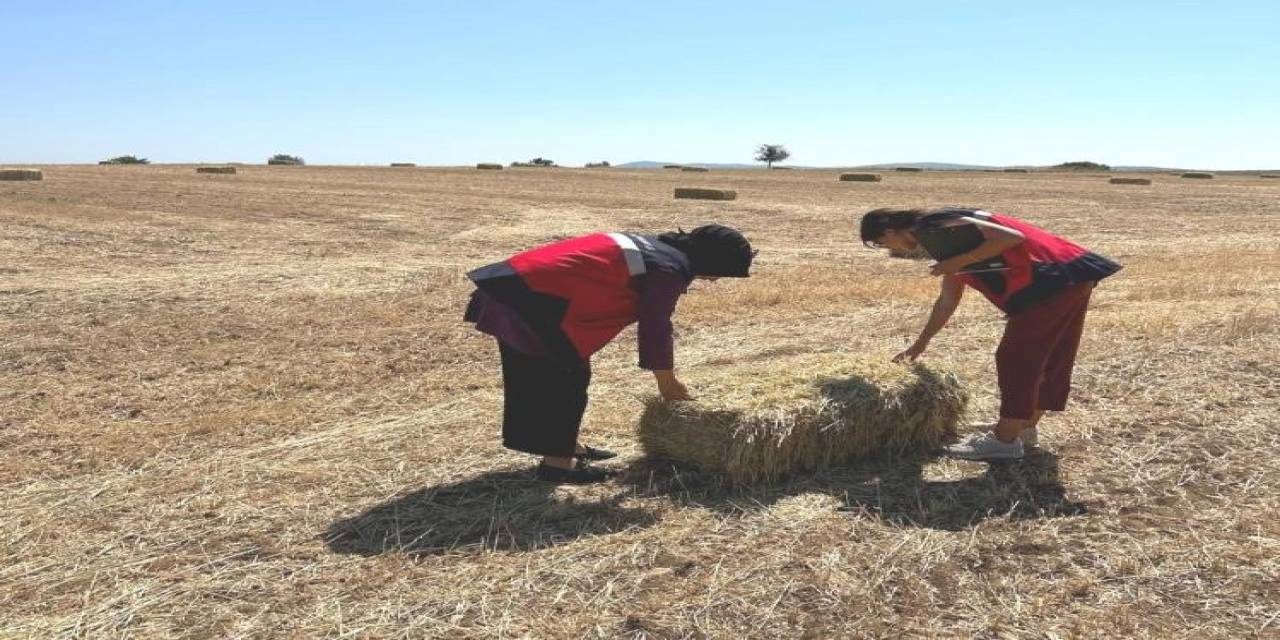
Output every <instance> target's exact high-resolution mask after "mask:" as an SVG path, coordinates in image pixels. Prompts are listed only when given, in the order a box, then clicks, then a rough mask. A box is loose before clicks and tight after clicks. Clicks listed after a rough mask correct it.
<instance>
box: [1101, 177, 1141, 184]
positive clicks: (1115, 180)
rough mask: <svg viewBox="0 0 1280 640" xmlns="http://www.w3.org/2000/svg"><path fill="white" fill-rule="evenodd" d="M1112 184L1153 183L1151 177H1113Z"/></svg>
mask: <svg viewBox="0 0 1280 640" xmlns="http://www.w3.org/2000/svg"><path fill="white" fill-rule="evenodd" d="M1108 182H1110V183H1111V184H1151V178H1112V179H1110V180H1108Z"/></svg>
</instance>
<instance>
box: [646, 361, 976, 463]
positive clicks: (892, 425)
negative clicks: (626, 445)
mask: <svg viewBox="0 0 1280 640" xmlns="http://www.w3.org/2000/svg"><path fill="white" fill-rule="evenodd" d="M708 374H709V375H713V376H714V377H713V378H709V379H707V380H695V381H696V382H698V383H699V384H697V385H696V389H697V392H698V395H699V398H700V399H698V400H695V401H690V402H674V403H666V402H662V401H661V400H659V399H658V398H651V399H649V400H648V401H647V402H646V405H645V410H644V413H643V414H642V416H641V418H640V425H639V431H640V434H639V435H640V444H641V447H642V448H643V449H644V452H645V453H646V454H647V455H649V456H653V457H658V458H667V459H672V460H676V461H679V462H684V463H687V464H691V465H693V466H695V467H698V468H701V469H703V470H706V471H711V472H719V473H722V474H724V475H725V476H726V477H727V478H728V481H729V482H730V483H733V484H744V483H752V482H761V481H770V480H774V479H777V478H780V477H783V476H785V475H787V474H789V473H792V472H797V471H806V470H813V469H820V468H824V467H830V466H833V465H839V464H842V463H847V462H849V461H852V460H856V459H858V458H864V457H868V456H876V455H895V454H903V453H907V452H911V451H925V450H930V449H935V448H937V447H939V446H941V445H942V444H943V443H944V442H945V441H946V440H948V439H949V438H951V437H953V436H954V434H955V425H956V424H957V422H958V421H959V420H960V417H961V415H962V414H963V413H964V409H965V405H966V403H967V401H968V395H967V394H966V392H965V389H964V387H963V386H962V385H961V384H960V381H959V380H958V379H957V378H956V377H955V376H954V375H952V374H949V373H945V372H940V371H937V370H934V369H931V368H929V367H927V366H925V365H923V364H914V365H905V364H895V363H893V362H889V361H888V359H887V358H886V357H885V356H883V355H880V354H877V355H873V356H858V355H854V354H847V353H826V354H807V355H803V356H788V357H783V358H779V359H775V360H772V361H769V362H767V363H763V362H752V363H747V364H745V365H737V366H731V367H727V368H717V369H714V370H709V371H708Z"/></svg>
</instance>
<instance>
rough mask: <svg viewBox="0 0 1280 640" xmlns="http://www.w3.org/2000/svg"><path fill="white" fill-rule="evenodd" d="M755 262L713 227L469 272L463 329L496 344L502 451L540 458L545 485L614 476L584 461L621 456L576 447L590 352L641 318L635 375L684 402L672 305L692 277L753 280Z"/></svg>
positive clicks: (619, 238) (743, 245) (534, 255)
mask: <svg viewBox="0 0 1280 640" xmlns="http://www.w3.org/2000/svg"><path fill="white" fill-rule="evenodd" d="M754 256H755V252H753V251H752V250H751V245H750V243H748V242H747V239H746V238H744V237H743V236H742V234H741V233H738V232H737V231H735V230H733V229H730V228H729V227H724V226H720V225H714V224H713V225H707V226H703V227H698V228H696V229H694V230H693V231H690V232H688V233H685V232H684V231H676V232H673V233H664V234H662V235H659V236H645V235H636V234H630V233H597V234H592V235H588V236H582V237H580V238H572V239H569V240H564V241H562V242H557V243H554V244H550V245H546V246H543V247H539V248H536V249H532V250H530V251H526V252H524V253H520V254H517V255H515V256H512V257H511V258H508V259H507V260H504V261H502V262H499V263H496V264H491V265H489V266H487V267H482V268H480V269H476V270H475V271H472V272H471V273H469V274H467V275H468V277H469V278H471V280H472V281H473V282H474V283H475V285H476V288H477V290H476V292H475V293H473V294H472V297H471V303H470V304H469V305H468V307H467V312H466V320H468V321H470V322H474V323H475V325H476V328H477V329H478V330H480V331H482V332H484V333H487V334H489V335H492V336H493V337H495V338H497V339H498V352H499V354H500V355H501V357H502V379H503V386H504V394H505V402H504V406H503V413H502V441H503V446H505V447H507V448H509V449H514V450H516V451H523V452H525V453H532V454H535V455H540V456H543V459H542V463H541V464H539V465H538V468H537V471H536V473H535V475H536V477H537V478H538V479H540V480H546V481H550V482H563V483H574V484H585V483H591V482H600V481H602V480H605V479H607V478H608V474H607V473H605V472H604V471H602V470H599V469H592V468H591V467H589V466H587V465H586V464H585V463H586V462H587V461H593V460H607V459H609V458H612V457H614V456H615V455H616V454H615V453H613V452H611V451H607V450H604V449H597V448H594V447H587V446H582V445H580V444H578V430H579V427H580V425H581V423H582V414H583V412H584V411H585V410H586V406H587V385H588V383H589V382H590V380H591V367H590V358H591V355H592V354H594V353H595V352H596V351H599V350H600V349H601V348H602V347H604V346H605V345H606V344H608V343H609V342H610V341H611V340H613V338H614V337H615V336H617V335H618V333H620V332H621V331H622V330H623V329H624V328H626V327H627V326H628V325H630V324H631V323H633V322H637V321H638V322H639V327H638V338H639V351H640V367H641V368H643V369H648V370H650V371H652V372H653V375H654V378H655V380H656V381H657V383H658V392H659V393H660V394H661V395H662V398H663V399H664V400H668V401H671V400H688V399H689V392H688V390H687V389H686V388H685V386H684V384H682V383H681V382H680V380H679V379H677V378H676V376H675V372H674V370H673V368H674V355H673V351H674V348H673V340H672V328H671V314H672V313H673V312H674V311H675V307H676V301H677V300H678V299H679V297H680V295H681V294H683V293H684V292H685V291H686V290H687V288H688V286H689V283H690V282H692V281H693V280H694V279H695V278H699V279H706V280H715V279H716V278H720V277H729V278H746V277H748V275H749V274H748V271H749V270H750V267H751V260H752V258H753V257H754ZM574 458H577V459H578V461H579V462H580V464H577V465H575V464H574Z"/></svg>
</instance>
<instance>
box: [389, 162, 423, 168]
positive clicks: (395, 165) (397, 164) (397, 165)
mask: <svg viewBox="0 0 1280 640" xmlns="http://www.w3.org/2000/svg"><path fill="white" fill-rule="evenodd" d="M391 166H393V167H416V166H418V165H416V164H414V163H412V162H392V163H391Z"/></svg>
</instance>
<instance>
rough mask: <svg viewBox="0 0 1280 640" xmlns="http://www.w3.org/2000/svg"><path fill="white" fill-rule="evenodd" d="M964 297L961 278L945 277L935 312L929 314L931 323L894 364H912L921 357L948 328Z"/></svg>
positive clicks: (900, 354) (936, 301)
mask: <svg viewBox="0 0 1280 640" xmlns="http://www.w3.org/2000/svg"><path fill="white" fill-rule="evenodd" d="M963 296H964V283H963V282H960V279H959V278H956V277H955V276H945V277H943V278H942V289H941V291H939V292H938V299H937V300H935V301H934V303H933V311H931V312H930V313H929V321H928V322H926V323H925V325H924V329H921V330H920V337H918V338H916V341H915V343H914V344H912V345H911V346H910V347H907V349H906V350H905V351H903V352H902V353H899V354H898V355H896V356H894V357H893V360H894V362H903V361H907V362H910V361H912V360H915V359H916V358H918V357H920V354H922V353H924V350H925V349H927V348H929V341H930V340H932V339H933V336H935V335H937V333H938V332H939V331H941V330H942V328H943V327H945V326H947V321H948V320H950V319H951V315H952V314H954V313H955V312H956V307H958V306H960V299H961V298H962V297H963Z"/></svg>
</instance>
